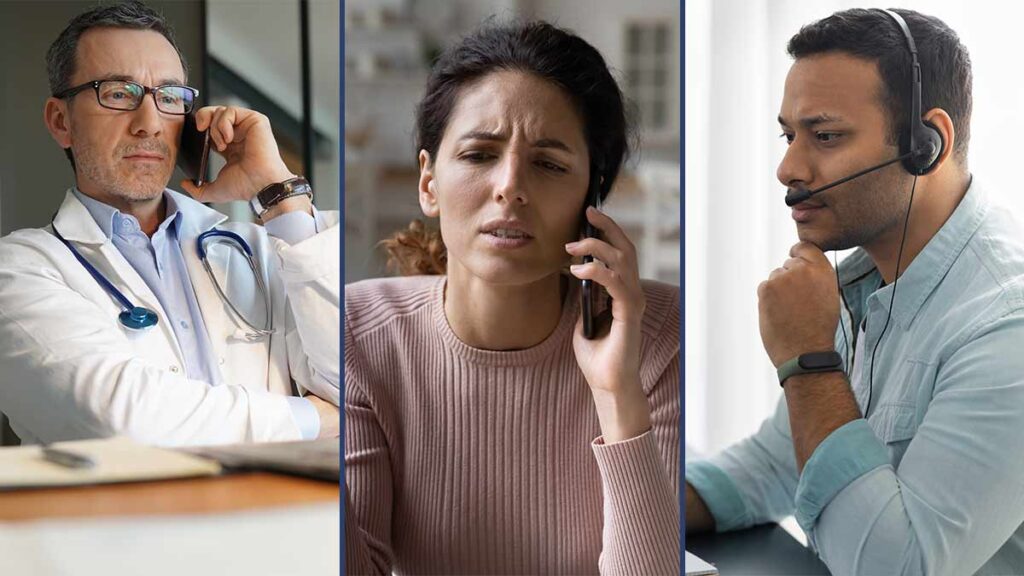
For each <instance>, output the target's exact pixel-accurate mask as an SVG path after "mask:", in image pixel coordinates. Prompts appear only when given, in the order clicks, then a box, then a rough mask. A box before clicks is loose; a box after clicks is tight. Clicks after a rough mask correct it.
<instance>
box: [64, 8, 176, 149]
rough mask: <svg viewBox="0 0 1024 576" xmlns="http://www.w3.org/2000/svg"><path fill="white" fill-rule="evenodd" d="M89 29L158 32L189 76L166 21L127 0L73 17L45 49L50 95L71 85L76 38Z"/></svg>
mask: <svg viewBox="0 0 1024 576" xmlns="http://www.w3.org/2000/svg"><path fill="white" fill-rule="evenodd" d="M92 28H129V29H132V30H152V31H154V32H158V33H159V34H160V35H162V36H163V37H164V38H166V39H167V41H168V42H170V43H171V46H173V47H174V50H175V51H176V52H177V53H178V59H179V60H181V68H182V70H183V71H184V72H185V77H186V78H188V62H187V61H186V60H185V55H184V54H182V53H181V49H179V48H178V43H177V42H175V40H174V29H173V28H171V25H170V24H168V23H167V20H165V19H164V17H163V16H162V15H161V14H160V13H159V12H157V11H156V10H153V9H152V8H150V7H149V6H146V5H145V4H143V3H142V2H140V1H139V0H128V1H126V2H120V3H118V4H114V5H108V6H96V7H95V8H93V9H91V10H89V11H87V12H83V13H81V14H79V15H78V16H75V17H74V18H73V19H72V20H71V22H68V25H67V27H65V28H64V30H62V31H61V33H60V35H59V36H57V39H56V40H54V41H53V44H51V45H50V48H49V50H47V51H46V74H47V76H48V77H49V82H50V94H60V93H61V92H63V91H65V90H67V89H68V88H70V87H71V77H72V76H74V75H75V69H76V67H77V65H78V40H79V39H80V38H81V37H82V34H84V33H85V32H86V31H88V30H90V29H92ZM64 153H65V154H66V155H67V157H68V160H70V161H71V168H72V169H74V168H75V158H74V155H73V154H72V153H71V149H70V148H65V149H64Z"/></svg>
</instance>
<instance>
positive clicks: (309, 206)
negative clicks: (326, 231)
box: [259, 195, 313, 224]
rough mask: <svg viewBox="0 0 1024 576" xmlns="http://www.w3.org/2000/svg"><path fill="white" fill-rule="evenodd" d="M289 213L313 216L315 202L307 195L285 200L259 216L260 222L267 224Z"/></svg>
mask: <svg viewBox="0 0 1024 576" xmlns="http://www.w3.org/2000/svg"><path fill="white" fill-rule="evenodd" d="M288 212H305V213H306V214H309V215H310V216H312V215H313V201H312V200H310V199H309V196H305V195H301V196H292V197H291V198H285V199H284V200H281V201H280V202H278V203H277V204H275V205H274V206H273V207H271V208H270V209H268V210H267V211H266V212H264V213H263V215H261V216H259V220H260V222H262V223H264V224H266V223H267V222H270V221H271V220H273V219H274V218H277V217H278V216H280V215H282V214H287V213H288Z"/></svg>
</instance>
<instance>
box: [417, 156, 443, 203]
mask: <svg viewBox="0 0 1024 576" xmlns="http://www.w3.org/2000/svg"><path fill="white" fill-rule="evenodd" d="M419 198H420V210H422V211H423V215H424V216H427V217H428V218H437V217H438V216H440V215H441V206H440V204H439V199H438V197H437V184H436V183H435V181H434V168H433V165H432V163H431V161H430V153H429V152H427V151H426V150H420V182H419Z"/></svg>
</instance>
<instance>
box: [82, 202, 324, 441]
mask: <svg viewBox="0 0 1024 576" xmlns="http://www.w3.org/2000/svg"><path fill="white" fill-rule="evenodd" d="M72 192H73V193H74V195H75V197H76V198H78V200H79V201H81V202H82V204H83V205H84V206H85V208H86V210H88V211H89V214H90V215H92V217H93V220H95V221H96V224H97V225H98V226H99V227H100V229H101V230H103V233H104V234H105V235H106V236H107V238H109V239H110V240H111V241H112V242H113V244H114V247H116V248H117V250H118V251H119V252H120V253H121V255H122V256H124V258H125V260H127V261H128V263H129V264H131V265H132V268H134V269H135V271H136V272H138V274H139V276H141V277H142V279H143V280H144V281H145V282H146V285H147V286H148V287H149V289H150V290H152V291H153V295H154V296H156V298H157V300H158V301H159V302H160V306H162V307H163V309H164V311H165V312H166V313H167V315H168V318H166V319H161V320H164V321H167V322H169V323H170V326H171V329H172V330H173V331H174V336H175V338H177V340H178V345H179V346H180V347H181V352H182V354H183V355H184V360H185V362H184V364H185V373H186V375H187V376H188V378H189V379H192V380H199V381H202V382H207V383H209V384H210V385H211V386H216V385H219V384H222V383H223V380H222V377H221V373H220V369H219V367H218V364H217V360H216V355H215V354H214V351H213V346H212V344H211V343H210V337H209V334H208V333H207V331H206V324H205V322H204V321H203V315H202V312H201V311H200V309H199V301H198V299H197V298H196V294H195V291H194V290H193V288H192V282H191V281H190V280H189V276H188V269H187V268H186V265H185V256H184V255H183V254H182V252H181V245H180V243H179V241H178V230H179V228H180V227H181V221H182V219H183V218H186V217H187V216H186V214H185V213H184V212H183V211H181V210H179V207H178V205H177V203H176V202H175V201H174V196H173V195H171V194H168V193H166V192H165V193H164V200H165V202H166V214H167V215H166V217H165V218H164V221H163V222H161V223H160V225H159V226H158V227H157V230H156V232H154V233H153V236H152V237H148V236H146V234H145V233H144V232H142V229H141V227H140V226H139V221H138V220H137V219H136V218H135V217H134V216H132V215H130V214H123V213H122V212H121V211H120V210H117V209H116V208H114V207H112V206H109V205H107V204H104V203H102V202H100V201H99V200H96V199H94V198H90V197H89V196H86V195H85V194H83V193H82V192H81V191H80V190H78V188H77V187H76V188H74V189H73V190H72ZM303 217H304V218H303ZM264 227H265V228H266V229H267V233H268V234H270V235H272V236H275V237H278V238H281V239H282V240H285V241H286V242H288V243H289V244H294V243H296V242H300V241H302V240H304V239H306V238H309V237H311V236H313V235H314V234H315V233H316V221H315V220H314V218H313V217H312V216H310V215H309V214H305V213H302V212H289V213H286V214H282V215H281V216H278V217H277V218H274V219H273V220H271V221H270V222H267V223H266V224H265V225H264ZM286 398H287V400H288V402H289V405H290V406H291V409H292V415H293V416H294V418H295V423H296V424H297V425H298V427H299V430H300V431H301V433H302V438H303V439H306V440H308V439H313V438H316V437H317V436H318V435H319V433H320V415H319V414H317V411H316V408H315V407H314V406H313V405H312V403H310V402H309V401H308V400H306V399H305V398H298V397H292V396H289V397H286Z"/></svg>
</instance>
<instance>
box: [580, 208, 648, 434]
mask: <svg viewBox="0 0 1024 576" xmlns="http://www.w3.org/2000/svg"><path fill="white" fill-rule="evenodd" d="M586 217H587V220H589V221H590V223H591V224H593V225H594V227H595V228H597V229H598V230H600V231H601V232H602V233H603V236H604V238H606V239H607V241H605V240H600V239H597V238H585V239H583V240H580V241H578V242H572V243H569V244H567V245H566V247H565V249H566V251H567V252H568V253H569V254H572V255H573V256H588V255H589V256H593V257H594V258H596V259H597V260H599V261H597V260H595V261H594V262H590V263H587V264H577V265H574V266H572V267H571V268H570V270H571V272H572V274H573V275H574V276H576V277H577V278H580V279H589V280H593V281H594V283H595V284H598V285H600V286H602V287H603V288H604V289H605V290H606V291H607V292H608V295H609V296H611V308H610V312H611V317H610V323H609V319H608V318H602V320H604V321H603V322H598V323H597V328H596V334H595V336H594V338H593V339H592V340H588V339H586V338H584V337H583V318H582V316H581V317H580V319H579V320H578V321H577V322H576V333H575V335H574V336H573V341H572V343H573V350H574V351H575V353H576V362H577V363H579V365H580V369H581V370H582V371H583V375H584V377H585V378H586V379H587V383H588V384H589V385H590V391H591V393H593V395H594V403H595V405H596V407H597V415H598V419H599V420H600V422H601V432H602V434H603V436H604V440H605V442H617V441H620V440H626V439H628V438H633V437H636V436H639V435H640V434H643V433H644V432H646V431H647V430H649V429H650V427H651V410H650V406H649V404H648V403H647V397H646V396H645V395H644V391H643V388H642V387H641V385H640V328H641V325H642V320H643V316H644V308H645V306H646V303H645V301H644V293H643V289H642V288H641V287H640V271H639V267H638V266H637V259H636V247H634V246H633V243H632V242H630V240H629V238H628V237H627V236H626V234H625V233H624V232H623V231H622V229H621V228H619V225H618V224H616V223H615V221H614V220H612V219H611V218H609V217H608V216H607V215H606V214H604V213H602V212H600V211H598V210H596V209H594V208H587V214H586ZM603 316H605V317H607V316H608V314H607V311H606V313H605V314H604V315H603Z"/></svg>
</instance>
